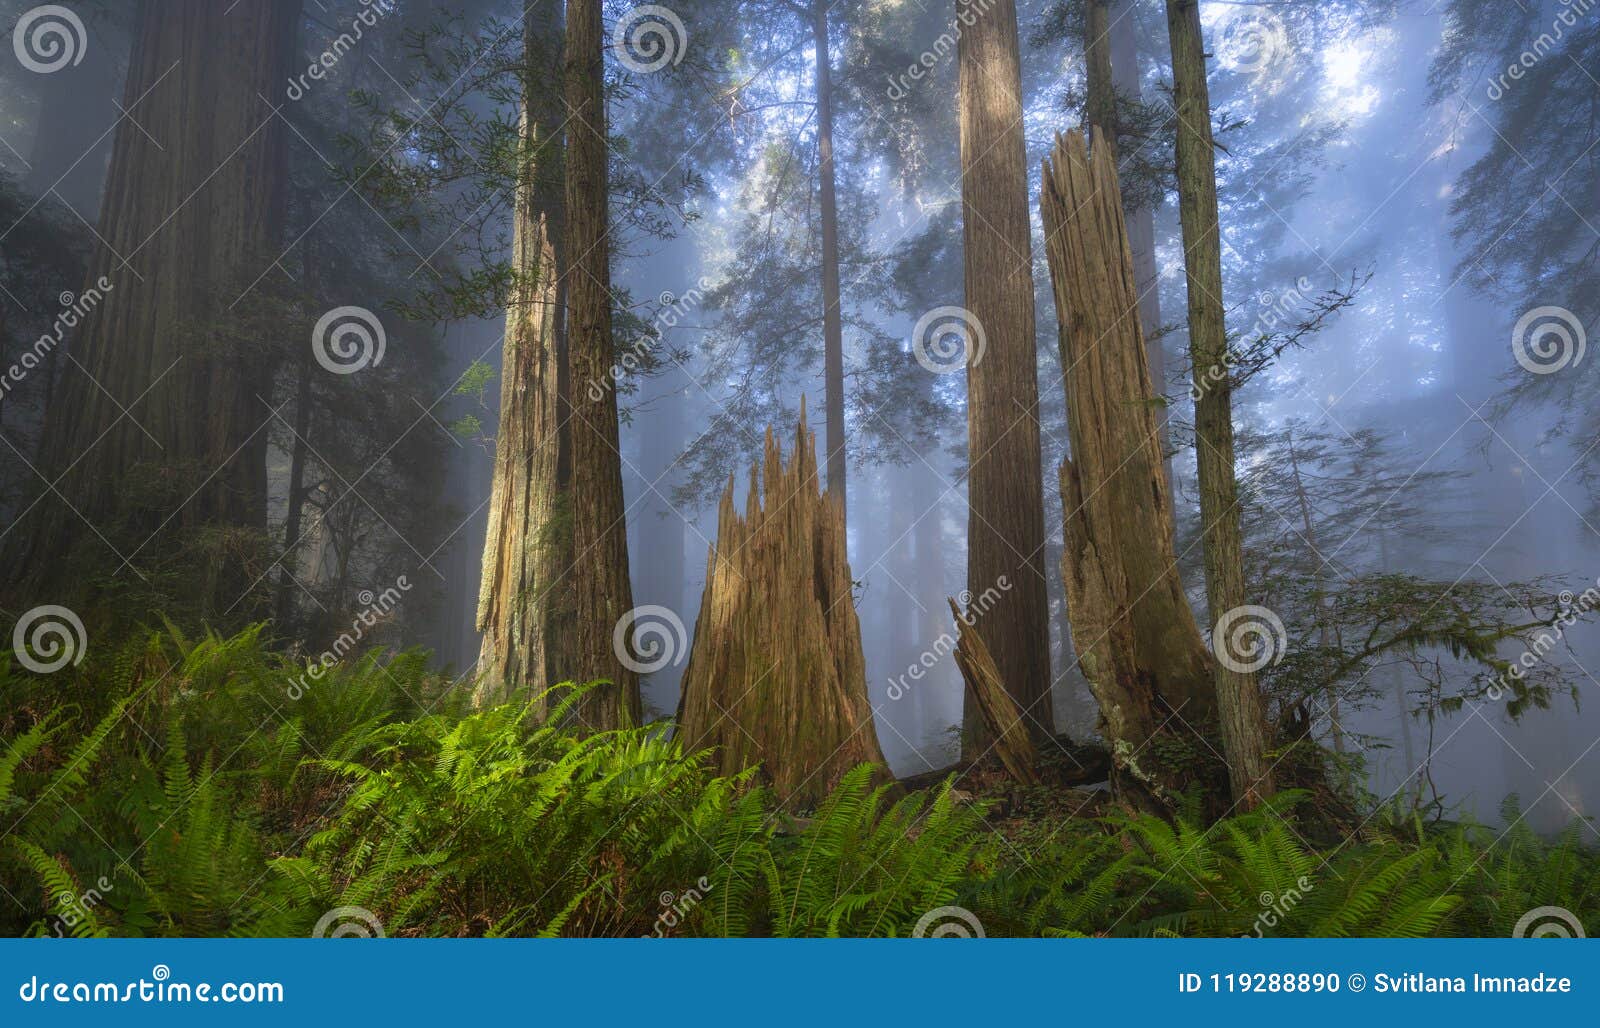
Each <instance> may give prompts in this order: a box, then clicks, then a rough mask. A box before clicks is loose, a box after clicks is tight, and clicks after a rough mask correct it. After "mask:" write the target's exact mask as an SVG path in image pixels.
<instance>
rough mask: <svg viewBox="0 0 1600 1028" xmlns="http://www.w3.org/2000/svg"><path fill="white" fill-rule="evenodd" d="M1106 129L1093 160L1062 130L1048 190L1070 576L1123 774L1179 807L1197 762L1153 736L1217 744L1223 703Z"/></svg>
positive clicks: (1082, 654)
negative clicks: (1161, 746) (1187, 558)
mask: <svg viewBox="0 0 1600 1028" xmlns="http://www.w3.org/2000/svg"><path fill="white" fill-rule="evenodd" d="M1103 139H1104V137H1103V136H1101V135H1100V134H1098V133H1097V134H1096V135H1095V152H1094V154H1093V155H1092V157H1091V156H1090V155H1089V154H1088V153H1087V151H1086V149H1085V146H1084V141H1083V136H1082V135H1080V134H1079V133H1076V132H1073V133H1069V134H1068V135H1066V136H1064V137H1059V138H1058V139H1057V141H1056V148H1055V152H1054V154H1053V155H1052V157H1051V159H1050V160H1048V161H1046V162H1045V165H1044V184H1043V189H1042V190H1041V196H1040V208H1041V210H1040V213H1041V215H1042V217H1043V219H1044V226H1045V238H1046V239H1047V240H1048V245H1047V247H1046V256H1047V257H1048V258H1049V262H1050V278H1051V282H1052V283H1053V284H1054V287H1055V301H1056V317H1057V319H1058V321H1059V322H1060V341H1061V367H1062V368H1063V369H1065V374H1064V379H1063V385H1064V387H1065V389H1066V394H1067V424H1068V429H1069V431H1070V433H1071V438H1072V457H1071V459H1069V460H1064V461H1063V462H1062V465H1061V503H1062V507H1063V510H1064V511H1065V513H1066V524H1065V534H1066V545H1065V549H1064V552H1063V555H1062V567H1061V573H1062V578H1063V580H1064V581H1065V583H1066V591H1067V610H1068V616H1069V618H1070V619H1071V623H1072V640H1073V644H1074V646H1075V648H1076V650H1077V654H1078V660H1079V662H1080V666H1081V667H1082V668H1083V673H1084V677H1085V678H1086V679H1087V680H1088V682H1089V688H1090V690H1091V691H1092V692H1093V693H1094V696H1095V699H1096V700H1097V701H1098V702H1099V705H1100V719H1101V729H1102V732H1103V734H1104V736H1105V738H1106V742H1107V745H1108V746H1109V747H1110V749H1111V752H1112V761H1113V765H1114V768H1115V774H1114V782H1115V783H1116V785H1117V786H1118V788H1119V789H1121V790H1122V791H1123V792H1125V793H1130V794H1132V795H1134V796H1135V797H1137V798H1139V799H1141V800H1143V801H1154V803H1153V804H1149V805H1153V806H1157V807H1165V808H1169V809H1170V807H1171V806H1172V805H1173V804H1174V802H1175V801H1176V798H1177V796H1178V795H1179V794H1181V793H1182V791H1183V790H1184V788H1185V787H1186V786H1187V785H1189V784H1190V783H1191V782H1193V781H1194V778H1193V777H1192V775H1193V772H1192V771H1189V770H1183V771H1176V772H1175V771H1173V770H1172V769H1171V768H1170V767H1168V766H1166V764H1165V762H1164V761H1162V760H1161V759H1160V758H1159V757H1158V756H1157V754H1155V753H1154V752H1152V751H1151V749H1150V748H1149V744H1150V742H1151V741H1152V740H1154V739H1155V738H1156V737H1157V736H1158V735H1166V736H1168V737H1170V738H1173V739H1177V740H1179V741H1181V742H1184V743H1185V744H1186V745H1187V746H1188V747H1189V748H1191V749H1196V750H1199V751H1201V753H1204V750H1205V744H1204V743H1203V742H1202V740H1200V739H1197V738H1195V737H1194V736H1193V734H1192V733H1191V732H1190V731H1189V729H1188V728H1187V727H1185V726H1186V725H1194V726H1198V725H1203V724H1205V723H1207V722H1208V721H1209V720H1210V718H1211V716H1212V715H1213V713H1214V710H1215V708H1214V704H1213V685H1212V660H1211V655H1210V654H1209V653H1208V652H1207V650H1206V645H1205V641H1204V640H1203V639H1202V638H1201V635H1200V629H1199V627H1198V626H1197V625H1196V624H1195V620H1194V614H1193V613H1192V612H1191V610H1190V608H1189V602H1188V599H1187V597H1186V596H1185V595H1184V591H1183V583H1182V582H1181V581H1180V579H1179V577H1178V567H1177V560H1176V558H1175V557H1174V554H1173V544H1172V538H1173V514H1172V503H1171V498H1170V495H1169V493H1168V490H1167V480H1166V476H1165V474H1164V473H1163V472H1162V466H1161V456H1162V454H1161V445H1160V441H1159V435H1158V432H1157V426H1156V418H1155V410H1154V404H1153V403H1152V392H1151V384H1150V372H1149V365H1148V362H1147V358H1146V351H1145V346H1144V333H1143V331H1142V329H1141V326H1140V323H1139V316H1138V299H1137V291H1136V289H1135V285H1134V278H1133V261H1132V255H1131V254H1130V252H1129V249H1128V237H1127V231H1126V229H1125V226H1124V221H1123V211H1122V197H1121V189H1120V187H1119V185H1118V183H1117V172H1116V160H1115V154H1114V152H1113V151H1112V149H1111V148H1110V147H1108V146H1104V145H1103ZM1218 770H1219V772H1220V769H1218Z"/></svg>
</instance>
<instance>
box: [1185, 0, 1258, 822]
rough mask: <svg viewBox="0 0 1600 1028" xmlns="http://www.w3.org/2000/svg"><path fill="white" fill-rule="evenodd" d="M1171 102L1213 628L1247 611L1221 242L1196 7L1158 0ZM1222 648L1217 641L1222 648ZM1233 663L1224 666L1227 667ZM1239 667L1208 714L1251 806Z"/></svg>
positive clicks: (1245, 698)
mask: <svg viewBox="0 0 1600 1028" xmlns="http://www.w3.org/2000/svg"><path fill="white" fill-rule="evenodd" d="M1167 31H1168V34H1169V36H1170V37H1171V43H1172V81H1173V104H1174V108H1175V110H1176V117H1177V122H1178V129H1177V132H1178V142H1177V151H1178V152H1177V158H1178V201H1179V213H1180V215H1181V220H1182V223H1183V250H1184V267H1185V270H1186V271H1187V275H1188V287H1189V354H1190V358H1191V362H1192V363H1193V365H1194V384H1195V391H1196V393H1197V394H1198V396H1199V399H1197V400H1196V401H1195V416H1194V420H1195V448H1196V457H1197V463H1198V466H1199V479H1200V519H1201V525H1202V530H1203V532H1204V535H1203V540H1204V552H1205V567H1206V600H1207V606H1208V608H1209V613H1210V618H1211V620H1212V623H1213V624H1216V623H1217V622H1218V620H1219V619H1221V618H1222V617H1223V616H1224V615H1226V614H1227V613H1228V612H1230V611H1234V610H1237V609H1238V608H1241V607H1244V606H1246V605H1247V604H1248V600H1247V599H1246V591H1245V582H1244V542H1243V538H1242V532H1241V529H1240V525H1239V505H1238V499H1237V497H1238V487H1237V482H1236V481H1235V479H1234V455H1233V390H1232V387H1231V384H1230V382H1229V380H1228V376H1227V375H1226V374H1213V373H1212V372H1213V371H1214V370H1225V369H1226V368H1227V357H1228V338H1227V329H1226V327H1225V325H1224V322H1223V306H1222V239H1221V236H1220V231H1221V229H1220V226H1219V222H1218V214H1217V171H1216V155H1215V154H1214V153H1213V151H1212V140H1211V97H1210V93H1209V92H1208V90H1207V88H1206V55H1205V43H1204V40H1203V38H1202V35H1201V30H1200V5H1199V2H1198V0H1167ZM1224 645H1225V643H1224ZM1229 663H1233V664H1234V667H1229V666H1228V665H1229ZM1244 666H1247V665H1246V664H1245V663H1244V662H1240V661H1231V662H1230V661H1225V660H1218V661H1217V662H1216V681H1217V713H1218V717H1219V718H1220V720H1221V727H1222V742H1223V747H1224V753H1225V754H1226V756H1227V759H1228V774H1229V778H1230V780H1231V782H1232V785H1233V798H1234V801H1235V802H1236V803H1239V804H1242V805H1243V806H1245V807H1247V808H1248V807H1252V806H1254V805H1255V804H1256V803H1257V802H1259V801H1260V800H1261V799H1264V798H1265V797H1267V796H1270V795H1271V794H1272V791H1273V788H1272V778H1271V775H1270V773H1269V770H1270V769H1269V768H1268V767H1267V762H1266V755H1265V754H1266V748H1267V746H1266V725H1265V722H1264V721H1263V718H1262V710H1261V693H1260V690H1259V688H1258V687H1257V684H1256V677H1255V675H1254V673H1252V672H1249V671H1240V670H1235V668H1237V667H1244Z"/></svg>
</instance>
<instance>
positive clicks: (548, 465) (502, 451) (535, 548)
mask: <svg viewBox="0 0 1600 1028" xmlns="http://www.w3.org/2000/svg"><path fill="white" fill-rule="evenodd" d="M559 28H560V26H559V25H558V24H557V23H556V18H555V16H554V13H553V12H552V11H551V7H550V5H549V4H544V3H539V2H537V0H532V2H529V3H528V4H527V5H526V9H525V13H524V18H523V32H524V36H523V58H524V59H523V76H524V84H523V93H522V106H521V111H520V112H519V128H520V141H521V152H520V153H519V154H518V161H519V167H518V175H517V186H516V203H515V207H514V213H513V219H514V220H513V226H512V231H513V240H512V267H513V272H514V276H515V278H514V288H513V295H512V299H511V304H510V306H509V307H508V308H507V309H506V335H505V341H504V346H503V351H502V352H503V356H502V360H501V380H500V428H499V438H498V440H497V441H496V444H495V465H494V486H493V490H492V492H491V494H490V500H489V529H488V534H487V536H486V538H485V541H484V552H483V577H482V579H481V584H480V586H479V593H478V613H477V628H478V631H480V632H482V633H483V643H482V648H481V651H480V653H479V657H478V686H477V690H476V693H475V695H476V696H477V698H478V699H479V700H480V701H487V702H493V701H494V700H497V699H500V698H502V697H504V696H505V695H507V694H508V693H510V692H512V691H514V690H518V689H525V688H526V689H531V690H533V691H534V692H536V693H537V692H541V691H542V690H543V689H545V688H546V687H548V686H549V685H551V684H553V683H556V682H560V681H563V680H565V679H566V678H568V677H569V676H571V675H572V674H573V673H574V671H575V669H574V668H573V667H572V633H573V631H574V628H575V626H574V624H573V618H572V605H571V594H570V592H569V590H568V589H567V588H566V585H565V583H564V582H563V581H562V576H563V573H564V572H565V570H566V569H567V567H568V566H569V565H570V564H571V560H572V551H571V539H572V534H571V533H572V521H571V518H570V517H568V516H567V515H566V509H567V505H568V503H569V502H570V500H569V496H568V493H567V485H568V478H569V476H570V473H571V466H570V464H571V461H570V457H571V454H570V452H569V451H570V446H571V431H570V427H569V426H570V408H569V406H568V402H569V400H568V396H567V391H566V390H567V385H568V368H567V352H566V345H565V340H564V339H563V330H564V328H565V318H564V317H563V313H564V312H563V310H562V303H561V300H562V297H561V288H562V286H563V284H564V283H563V280H562V276H561V272H560V263H559V258H558V256H557V252H556V240H557V237H558V236H559V234H560V215H561V200H562V197H561V180H560V178H559V175H558V174H556V173H555V172H554V171H553V170H552V169H558V168H559V166H560V161H559V157H560V137H559V136H558V135H557V132H558V130H559V127H560V125H561V122H562V121H563V120H564V119H563V118H561V116H560V112H559V110H552V106H553V105H552V104H551V102H550V100H551V98H550V97H549V95H548V94H547V93H546V92H545V91H544V90H542V89H541V88H540V86H541V83H540V82H539V81H538V78H537V77H536V76H537V75H538V74H539V72H540V71H541V70H542V69H543V68H544V67H545V66H546V65H547V64H548V56H549V55H550V54H551V53H552V52H556V51H555V48H556V47H557V46H558V45H559V43H558V38H559Z"/></svg>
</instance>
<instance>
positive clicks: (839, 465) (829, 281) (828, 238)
mask: <svg viewBox="0 0 1600 1028" xmlns="http://www.w3.org/2000/svg"><path fill="white" fill-rule="evenodd" d="M812 10H813V12H814V15H813V19H812V39H813V43H814V45H815V46H816V50H817V181H818V184H819V192H820V194H821V201H822V334H823V375H824V386H825V387H826V391H827V397H826V402H827V426H826V427H827V430H828V460H827V467H828V491H829V492H832V493H834V494H835V495H837V496H838V497H839V509H840V510H842V511H844V512H845V520H846V522H848V521H849V510H850V505H849V502H848V499H847V492H848V489H847V483H846V461H845V456H846V452H845V443H844V326H843V324H842V321H841V314H840V310H839V302H840V301H839V200H838V191H837V187H836V185H835V182H834V168H833V96H832V93H833V70H832V68H831V67H830V62H831V60H832V54H831V51H830V50H829V47H828V4H827V0H813V3H812Z"/></svg>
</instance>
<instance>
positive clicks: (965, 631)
mask: <svg viewBox="0 0 1600 1028" xmlns="http://www.w3.org/2000/svg"><path fill="white" fill-rule="evenodd" d="M949 602H950V613H952V614H954V615H955V618H956V631H957V632H958V633H959V635H960V638H959V639H958V641H957V642H956V648H955V652H954V656H955V658H956V667H958V668H960V669H961V677H962V678H963V679H965V680H966V683H967V691H968V694H969V695H970V696H971V697H972V702H973V705H974V706H975V707H977V708H978V713H979V715H980V716H982V718H983V723H984V725H985V726H987V727H988V729H989V738H990V739H991V740H993V741H992V742H991V743H990V744H989V745H990V747H991V748H992V749H993V750H994V751H995V754H996V755H997V756H998V757H999V758H1000V763H1001V764H1002V765H1004V767H1005V769H1006V773H1007V774H1009V775H1010V776H1011V777H1012V778H1014V779H1016V780H1017V781H1018V782H1021V783H1022V784H1023V785H1037V784H1038V783H1039V774H1038V771H1037V766H1038V763H1039V751H1038V750H1036V749H1035V748H1034V745H1033V735H1032V734H1031V733H1030V732H1029V731H1028V726H1027V723H1026V722H1024V721H1023V720H1022V711H1020V710H1018V709H1017V704H1016V702H1015V701H1014V700H1012V698H1011V694H1010V693H1009V692H1007V691H1006V687H1005V683H1004V682H1002V681H1001V680H1000V669H999V668H998V667H997V666H996V665H995V662H994V657H993V656H992V655H991V654H990V653H989V647H988V646H986V645H985V644H984V641H983V636H981V635H979V634H978V632H977V631H976V630H974V628H973V623H974V621H975V618H974V616H973V615H972V614H971V613H969V612H965V611H963V610H962V609H961V608H960V607H959V606H957V605H956V601H955V600H953V599H951V600H950V601H949Z"/></svg>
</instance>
